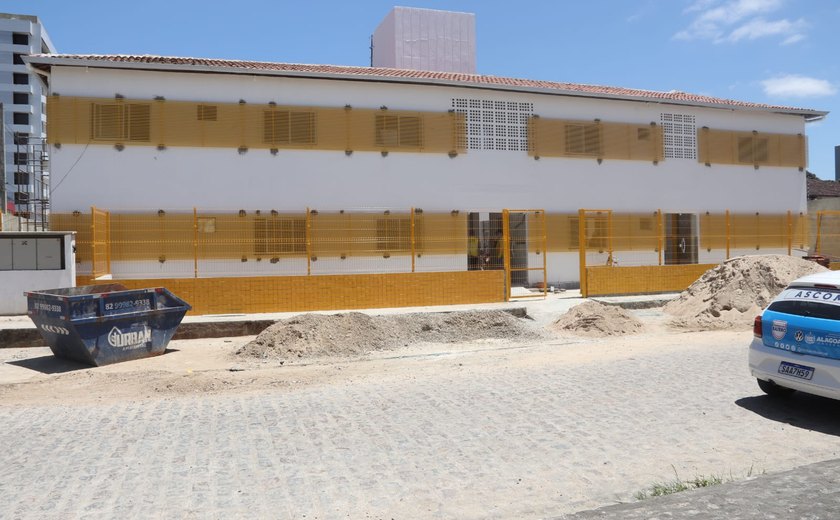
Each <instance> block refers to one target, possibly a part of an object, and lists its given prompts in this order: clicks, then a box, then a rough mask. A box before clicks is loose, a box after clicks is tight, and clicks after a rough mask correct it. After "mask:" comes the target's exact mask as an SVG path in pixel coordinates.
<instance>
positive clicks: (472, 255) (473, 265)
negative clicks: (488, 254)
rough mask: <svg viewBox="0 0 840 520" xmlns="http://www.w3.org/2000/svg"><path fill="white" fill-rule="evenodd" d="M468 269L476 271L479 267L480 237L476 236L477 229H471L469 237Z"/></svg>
mask: <svg viewBox="0 0 840 520" xmlns="http://www.w3.org/2000/svg"><path fill="white" fill-rule="evenodd" d="M467 269H469V270H470V271H475V270H477V269H479V263H478V237H477V236H475V231H472V230H470V234H469V236H468V237H467Z"/></svg>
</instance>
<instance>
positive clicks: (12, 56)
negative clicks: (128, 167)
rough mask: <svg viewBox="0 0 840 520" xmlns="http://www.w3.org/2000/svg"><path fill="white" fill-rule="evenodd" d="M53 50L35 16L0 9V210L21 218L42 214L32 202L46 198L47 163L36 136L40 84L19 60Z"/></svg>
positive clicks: (42, 102) (40, 130) (40, 126)
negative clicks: (9, 12) (0, 105)
mask: <svg viewBox="0 0 840 520" xmlns="http://www.w3.org/2000/svg"><path fill="white" fill-rule="evenodd" d="M53 52H55V48H54V47H53V44H52V42H51V41H50V38H49V36H48V35H47V32H46V30H45V29H44V25H43V24H42V23H41V21H40V20H39V19H38V17H37V16H29V15H18V14H8V13H0V103H2V106H3V110H2V112H3V114H2V121H3V127H4V128H3V132H2V134H3V135H2V147H3V154H2V159H0V160H2V173H3V175H2V177H3V180H4V182H3V183H2V189H0V201H2V205H3V208H2V209H3V210H4V212H15V213H17V212H19V213H21V214H22V215H24V217H25V218H27V219H38V218H42V216H39V215H35V214H34V213H39V212H36V211H34V208H35V205H36V203H37V204H38V206H39V209H40V208H42V207H43V208H44V209H45V206H46V204H41V203H42V202H43V201H46V200H47V199H48V195H49V186H48V182H49V181H48V177H49V171H48V164H47V162H46V161H47V156H46V155H45V154H44V153H43V152H44V151H45V148H44V147H43V146H42V141H43V139H44V137H45V131H46V112H45V106H46V93H47V91H46V84H45V82H44V80H43V78H42V76H40V75H38V74H34V73H32V72H31V71H30V70H29V69H28V68H27V66H26V63H25V62H24V57H25V56H28V55H31V54H47V53H53Z"/></svg>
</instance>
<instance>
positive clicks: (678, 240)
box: [665, 213, 697, 265]
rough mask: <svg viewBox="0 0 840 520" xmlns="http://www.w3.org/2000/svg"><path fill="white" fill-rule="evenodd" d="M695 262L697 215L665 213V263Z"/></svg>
mask: <svg viewBox="0 0 840 520" xmlns="http://www.w3.org/2000/svg"><path fill="white" fill-rule="evenodd" d="M696 263H697V216H696V215H694V214H693V213H666V214H665V265H682V264H696Z"/></svg>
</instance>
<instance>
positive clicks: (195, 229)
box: [193, 206, 198, 278]
mask: <svg viewBox="0 0 840 520" xmlns="http://www.w3.org/2000/svg"><path fill="white" fill-rule="evenodd" d="M193 278H198V210H196V209H195V206H193Z"/></svg>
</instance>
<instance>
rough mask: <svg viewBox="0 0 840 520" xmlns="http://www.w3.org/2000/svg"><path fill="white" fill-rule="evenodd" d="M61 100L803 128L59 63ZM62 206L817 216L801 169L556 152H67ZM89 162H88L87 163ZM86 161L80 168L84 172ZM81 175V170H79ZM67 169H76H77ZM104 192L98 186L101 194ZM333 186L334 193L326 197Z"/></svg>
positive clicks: (633, 106) (643, 106) (443, 90)
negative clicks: (473, 102) (475, 111)
mask: <svg viewBox="0 0 840 520" xmlns="http://www.w3.org/2000/svg"><path fill="white" fill-rule="evenodd" d="M52 88H53V91H54V92H59V93H61V94H62V95H68V96H103V97H113V96H114V94H116V93H119V94H121V95H123V96H126V97H128V98H140V99H152V98H153V97H154V96H157V95H162V96H165V97H166V99H171V100H202V101H204V100H206V101H218V102H236V101H238V100H239V99H240V98H241V99H245V100H246V101H247V102H249V103H259V104H264V103H268V102H269V101H275V102H277V103H278V104H300V105H315V106H343V105H345V104H350V105H352V106H355V107H366V108H377V107H379V106H381V105H383V104H384V105H387V106H388V107H390V108H392V109H417V110H436V111H446V110H448V109H449V107H450V106H451V100H452V98H455V97H468V98H480V99H492V100H515V101H524V102H532V103H534V112H535V113H536V114H539V115H540V116H543V117H555V118H580V119H594V118H601V119H603V120H605V121H619V122H637V123H648V122H651V121H659V117H660V113H661V112H663V111H669V112H677V113H687V114H693V115H695V116H696V118H697V127H698V128H700V127H702V126H709V127H711V128H719V129H728V130H745V131H750V130H754V129H755V130H760V131H764V132H781V133H799V132H803V131H804V123H803V120H802V118H801V117H795V116H784V115H778V114H770V113H763V112H747V111H734V110H722V109H703V108H686V107H678V106H673V105H662V104H657V103H638V102H628V101H611V100H596V99H579V98H570V97H567V96H555V95H541V94H527V93H510V92H495V91H489V90H476V89H465V88H455V87H437V86H421V85H395V84H382V83H374V82H358V81H355V82H351V81H336V80H307V79H288V78H269V77H258V76H244V77H243V76H239V75H218V76H216V75H209V74H186V73H178V74H176V73H161V72H142V71H116V70H99V69H93V68H87V69H85V68H70V67H55V68H53V75H52ZM51 157H52V165H53V166H52V169H53V175H52V182H53V183H54V184H53V185H54V187H55V186H56V185H57V184H58V183H59V182H60V183H61V185H60V186H59V187H58V188H57V189H54V192H53V198H52V207H53V209H54V210H55V211H72V210H76V209H78V210H86V209H87V208H89V207H90V206H91V205H96V206H98V207H102V208H108V209H111V210H148V209H158V208H164V209H189V208H192V207H193V206H196V207H199V208H201V209H204V210H211V209H219V210H229V209H239V208H244V209H257V208H262V209H270V208H276V209H278V210H296V211H298V210H302V209H304V208H305V207H306V206H309V207H312V208H317V209H320V210H329V209H353V208H362V207H373V208H400V209H407V208H410V207H411V206H415V207H422V208H423V209H425V210H431V211H448V210H451V209H461V210H467V209H484V210H487V209H491V210H498V209H501V208H505V207H520V208H543V209H546V210H547V211H558V212H559V211H576V210H577V209H579V208H581V207H589V208H593V207H598V208H611V209H613V210H614V211H652V210H655V209H662V210H663V212H665V213H667V212H671V211H679V212H696V213H700V212H705V211H711V212H721V211H724V210H726V209H730V210H733V211H742V212H747V211H759V212H766V213H783V212H785V211H787V210H791V211H793V212H799V211H806V204H805V181H804V174H803V173H801V172H799V171H798V170H797V169H796V168H780V167H762V168H760V169H759V170H755V169H753V168H752V167H750V166H722V165H714V166H712V167H706V166H704V165H703V164H701V163H699V162H697V161H695V160H682V159H668V160H665V161H662V162H661V163H659V165H657V166H654V165H653V164H651V163H647V162H642V161H614V160H606V161H604V162H603V163H602V164H600V165H599V164H597V162H596V161H595V160H592V159H564V158H550V157H544V158H542V159H540V160H539V161H536V160H534V159H533V158H531V157H529V156H528V155H527V153H526V152H513V151H487V150H481V151H475V150H471V151H469V152H468V153H465V154H461V155H459V156H458V157H456V158H454V159H451V158H449V157H448V156H446V155H444V154H413V153H397V152H394V153H391V154H389V155H388V156H387V157H382V156H381V155H380V154H379V153H377V152H355V153H353V155H351V156H346V155H345V154H344V153H343V152H341V151H336V152H330V151H308V150H288V151H287V150H283V151H281V152H280V153H279V154H277V155H276V156H272V155H271V154H270V153H269V151H268V150H249V151H248V152H247V153H245V154H243V155H240V154H239V153H237V151H236V150H235V149H211V148H179V147H170V148H167V149H165V150H157V149H156V148H155V147H151V146H149V147H139V146H127V147H126V148H125V149H124V150H123V151H122V152H119V151H117V150H115V149H114V148H113V147H111V146H103V145H91V146H87V147H85V146H84V145H63V146H62V147H61V148H60V149H56V148H55V147H53V149H52V154H51ZM77 161H78V162H77ZM74 164H75V166H73V165H74ZM71 167H73V170H72V171H70V168H71ZM68 172H70V174H69V175H68ZM94 186H95V187H96V189H93V188H92V187H94ZM325 187H328V188H329V189H325Z"/></svg>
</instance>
